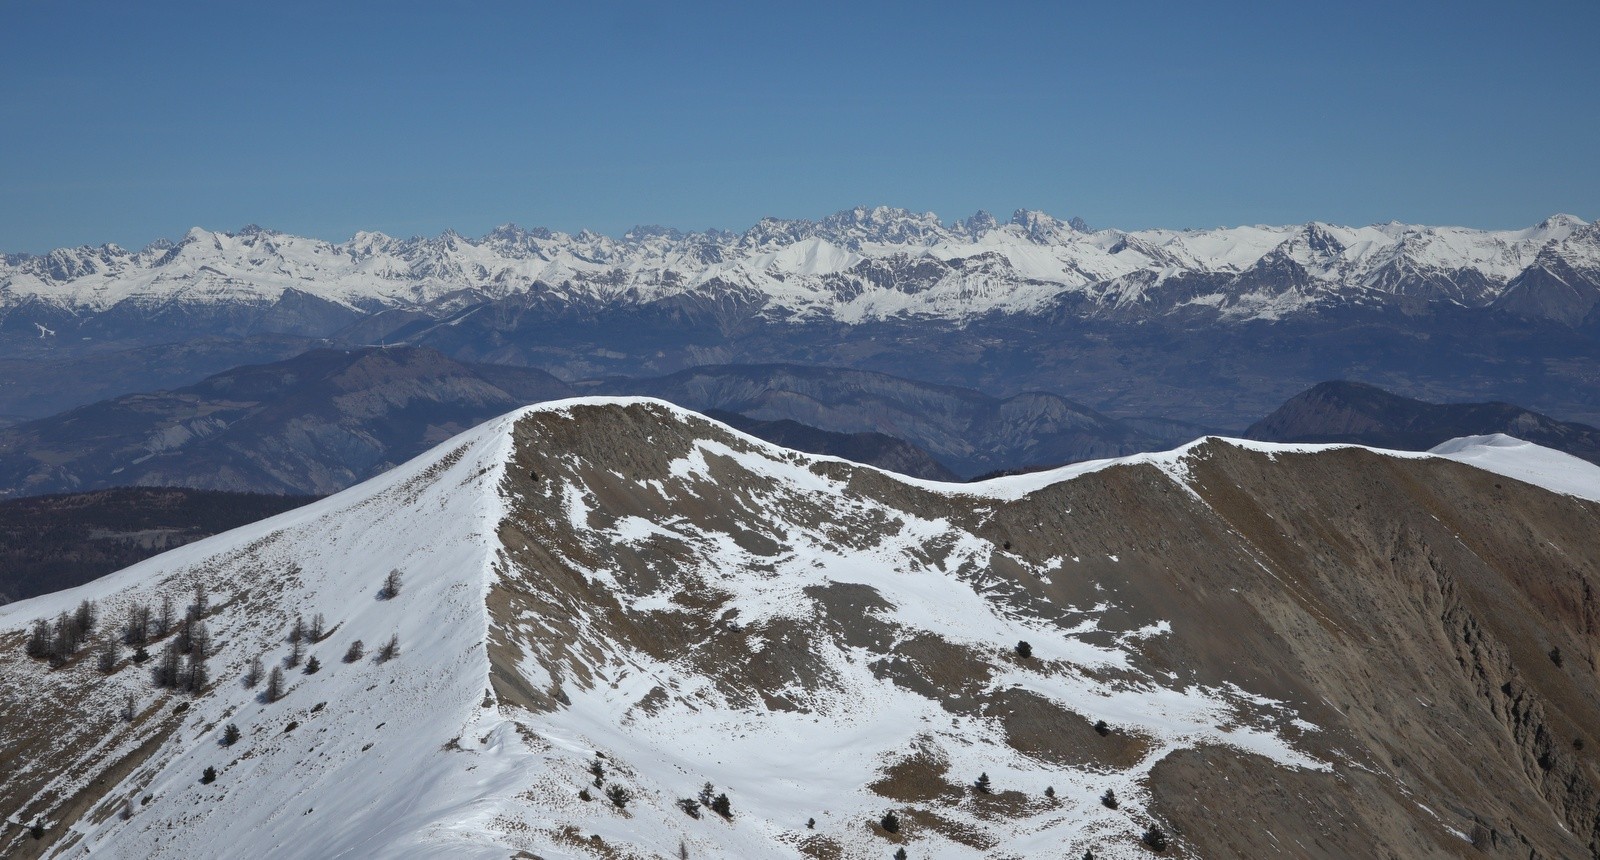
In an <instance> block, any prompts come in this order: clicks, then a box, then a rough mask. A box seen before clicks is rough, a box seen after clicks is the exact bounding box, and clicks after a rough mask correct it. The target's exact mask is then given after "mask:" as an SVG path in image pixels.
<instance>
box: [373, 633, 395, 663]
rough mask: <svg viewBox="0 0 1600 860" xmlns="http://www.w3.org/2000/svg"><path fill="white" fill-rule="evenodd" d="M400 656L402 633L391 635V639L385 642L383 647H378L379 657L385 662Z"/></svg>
mask: <svg viewBox="0 0 1600 860" xmlns="http://www.w3.org/2000/svg"><path fill="white" fill-rule="evenodd" d="M399 656H400V634H398V633H396V634H394V635H393V636H390V637H389V641H388V642H385V643H383V647H382V648H380V649H378V659H379V660H381V661H383V662H385V663H387V662H389V661H390V660H393V659H394V658H396V657H399Z"/></svg>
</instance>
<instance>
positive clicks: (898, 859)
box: [894, 845, 906, 860]
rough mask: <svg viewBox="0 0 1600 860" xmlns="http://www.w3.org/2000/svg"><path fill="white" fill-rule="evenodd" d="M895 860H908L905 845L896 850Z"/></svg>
mask: <svg viewBox="0 0 1600 860" xmlns="http://www.w3.org/2000/svg"><path fill="white" fill-rule="evenodd" d="M894 860H906V847H905V846H904V845H902V846H900V847H899V848H897V849H895V852H894Z"/></svg>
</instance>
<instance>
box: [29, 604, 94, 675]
mask: <svg viewBox="0 0 1600 860" xmlns="http://www.w3.org/2000/svg"><path fill="white" fill-rule="evenodd" d="M98 621H99V610H98V609H97V608H96V606H95V603H94V601H92V600H85V601H83V602H82V603H79V604H78V608H77V610H76V611H73V612H63V613H61V614H60V615H57V616H56V619H55V621H54V623H52V622H50V621H46V620H45V619H43V618H41V619H39V620H37V621H35V622H33V629H32V631H30V633H29V635H28V641H27V644H26V645H25V646H24V650H25V651H26V652H27V654H28V656H29V657H33V658H34V659H41V660H49V661H50V665H51V666H52V667H55V666H61V665H63V664H65V663H66V662H67V661H68V660H70V659H72V658H73V657H75V656H77V654H78V651H79V650H80V649H82V648H83V645H84V643H85V642H87V641H88V639H89V635H90V634H91V633H93V632H94V628H95V624H96V622H98Z"/></svg>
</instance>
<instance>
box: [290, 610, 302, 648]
mask: <svg viewBox="0 0 1600 860" xmlns="http://www.w3.org/2000/svg"><path fill="white" fill-rule="evenodd" d="M304 638H306V622H305V619H304V618H301V617H300V616H299V615H298V614H296V615H295V617H294V626H293V627H290V628H289V641H290V642H293V643H294V644H296V645H299V644H300V640H302V639H304Z"/></svg>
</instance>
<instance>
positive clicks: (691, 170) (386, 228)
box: [0, 0, 1600, 253]
mask: <svg viewBox="0 0 1600 860" xmlns="http://www.w3.org/2000/svg"><path fill="white" fill-rule="evenodd" d="M160 8H161V10H162V13H161V14H152V13H151V12H150V10H149V8H148V7H137V6H128V7H124V6H113V5H99V4H86V3H66V4H64V3H56V2H44V0H21V2H17V3H13V4H8V5H7V6H6V7H5V8H4V10H0V32H3V33H4V36H0V40H3V41H0V45H4V48H5V50H4V51H3V52H0V110H3V111H4V112H5V115H6V116H8V117H9V118H12V122H10V128H9V129H8V130H9V132H10V134H9V135H7V136H6V137H5V139H4V142H3V143H0V147H3V150H0V151H3V154H4V156H5V157H4V158H0V198H3V199H4V200H5V201H6V205H5V206H4V207H0V251H4V252H11V253H16V252H22V253H29V252H31V253H39V252H43V251H48V250H50V249H52V248H57V247H71V246H78V245H100V244H104V243H115V244H118V245H122V246H124V247H129V248H138V247H143V246H144V245H147V244H149V243H150V242H152V241H155V240H157V239H161V238H177V237H180V236H182V235H183V234H184V232H186V231H187V230H188V229H189V228H190V227H192V226H196V225H199V226H204V227H206V228H207V229H214V230H223V231H232V230H237V229H238V228H239V227H240V226H243V225H247V224H261V225H263V226H267V227H270V228H272V229H275V230H281V231H283V232H286V233H292V234H296V235H304V236H313V237H317V238H322V239H328V240H330V241H343V240H345V239H348V238H349V237H350V236H351V235H353V234H354V233H355V232H357V231H359V230H377V231H382V232H384V233H387V234H390V235H394V236H414V235H422V236H434V235H438V234H439V233H441V232H443V231H445V230H447V229H449V230H455V231H457V232H459V233H461V234H463V235H468V236H481V235H483V234H484V233H487V232H488V231H489V230H491V229H493V228H494V227H495V226H497V225H499V224H504V223H517V224H523V225H529V226H542V227H548V228H550V229H553V230H560V231H563V232H569V233H576V232H578V231H580V230H583V229H590V230H594V231H595V232H599V233H603V234H606V235H611V236H619V235H621V234H622V233H624V232H625V231H626V230H627V229H629V228H630V227H633V226H636V225H641V224H661V225H666V226H670V227H675V228H677V229H681V230H685V231H696V230H704V229H708V228H717V229H725V230H736V231H737V230H742V229H745V228H747V227H748V226H749V225H752V224H754V223H756V222H757V221H758V220H759V219H760V218H762V217H768V216H771V217H779V218H807V219H819V218H822V217H825V216H827V215H829V214H832V213H833V212H836V211H840V210H842V209H848V208H851V207H852V206H854V205H858V204H866V205H889V206H894V207H900V208H905V209H908V210H911V211H915V212H925V211H933V212H937V213H939V215H940V218H941V220H942V221H943V222H945V223H949V222H950V221H951V220H956V219H959V218H964V217H967V216H968V215H970V214H971V213H973V212H975V211H977V210H980V209H982V210H986V211H990V212H992V213H995V214H996V217H999V218H1001V219H1002V220H1004V218H1005V217H1007V215H1008V214H1009V213H1010V212H1011V211H1012V210H1014V209H1018V208H1023V209H1033V210H1041V211H1045V212H1048V213H1050V214H1052V215H1055V216H1056V217H1059V218H1062V219H1068V218H1072V217H1082V218H1084V219H1085V220H1086V221H1088V222H1089V223H1090V224H1091V225H1092V226H1094V227H1097V228H1100V227H1117V228H1121V229H1130V230H1132V229H1144V228H1152V227H1165V228H1173V229H1182V228H1186V227H1195V228H1199V227H1216V226H1237V225H1244V224H1298V223H1304V222H1307V221H1323V222H1330V223H1336V224H1343V225H1349V226H1362V225H1366V224H1374V223H1385V222H1388V221H1400V222H1406V223H1418V224H1430V225H1449V226H1465V227H1472V228H1478V229H1516V228H1521V227H1526V226H1530V225H1532V224H1536V223H1538V222H1539V221H1540V220H1542V219H1544V218H1546V217H1549V216H1551V215H1554V214H1558V213H1567V214H1572V215H1575V216H1577V217H1580V218H1583V219H1584V220H1594V219H1595V218H1597V217H1600V211H1597V210H1596V207H1595V204H1596V203H1597V202H1600V159H1595V158H1594V157H1593V155H1592V148H1593V142H1594V140H1596V139H1597V138H1600V95H1597V91H1596V89H1595V88H1594V86H1593V85H1592V82H1593V81H1594V80H1596V72H1597V71H1600V59H1597V58H1596V52H1594V51H1593V49H1592V45H1591V44H1590V43H1591V41H1592V34H1593V33H1595V32H1600V4H1595V3H1592V2H1542V3H1532V4H1527V5H1526V6H1523V7H1518V8H1516V9H1514V10H1509V11H1508V10H1507V9H1506V8H1505V7H1503V6H1497V5H1493V4H1489V3H1482V2H1463V3H1451V4H1445V5H1420V4H1419V5H1412V6H1406V7H1403V8H1401V7H1393V6H1391V5H1389V4H1382V3H1373V2H1362V3H1352V4H1347V5H1345V6H1341V7H1340V8H1339V9H1337V10H1329V9H1327V8H1320V9H1319V8H1311V7H1304V8H1302V7H1299V6H1291V7H1267V8H1263V7H1261V6H1260V5H1258V4H1250V3H1244V2H1224V3H1217V4H1210V5H1206V6H1199V7H1197V6H1192V5H1189V4H1164V5H1160V6H1159V7H1151V6H1142V7H1138V8H1123V7H1115V8H1108V7H1106V6H1104V5H1103V4H1101V5H1074V4H1062V5H1052V6H1040V7H1037V8H1032V7H1026V6H1011V7H1004V8H999V9H989V10H977V9H973V8H971V7H967V6H958V5H955V4H947V3H932V4H927V3H924V4H909V3H882V4H872V5H871V6H870V7H859V6H858V5H852V4H842V3H821V4H816V5H813V6H810V7H807V8H806V9H805V10H804V12H803V13H802V12H798V11H795V10H791V9H783V10H779V9H775V8H769V7H766V6H762V5H755V6H751V5H749V4H742V5H741V4H731V3H727V4H724V3H700V4H694V5H692V6H675V7H666V6H662V5H660V4H653V3H644V2H620V3H605V4H597V5H589V6H585V7H584V8H582V9H575V8H571V7H565V6H548V7H536V6H532V5H529V4H523V3H509V2H474V3H469V4H461V5H453V6H449V7H440V6H438V5H435V4H425V3H411V2H402V3H386V4H378V3H369V2H356V3H350V4H339V5H337V6H334V7H325V6H322V5H318V4H310V3H304V2H287V3H282V4H275V5H274V6H272V7H270V8H261V7H252V8H243V7H231V6H226V5H224V6H217V5H214V4H200V3H193V2H188V0H183V2H174V3H170V4H164V5H163V6H162V7H160Z"/></svg>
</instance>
